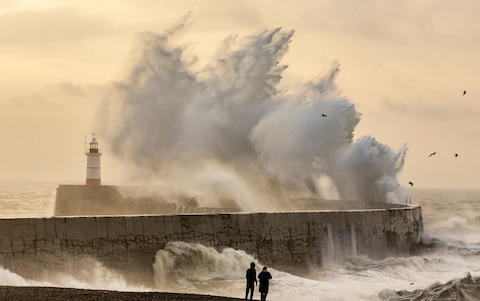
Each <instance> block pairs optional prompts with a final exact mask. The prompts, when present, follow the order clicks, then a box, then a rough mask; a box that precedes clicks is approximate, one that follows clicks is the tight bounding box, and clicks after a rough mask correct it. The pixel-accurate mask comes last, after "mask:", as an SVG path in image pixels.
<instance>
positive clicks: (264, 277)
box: [258, 267, 272, 301]
mask: <svg viewBox="0 0 480 301" xmlns="http://www.w3.org/2000/svg"><path fill="white" fill-rule="evenodd" d="M270 279H272V275H271V274H270V272H269V271H267V267H263V270H262V271H261V272H260V274H258V280H260V288H259V291H260V300H262V301H265V300H267V294H268V284H269V280H270Z"/></svg>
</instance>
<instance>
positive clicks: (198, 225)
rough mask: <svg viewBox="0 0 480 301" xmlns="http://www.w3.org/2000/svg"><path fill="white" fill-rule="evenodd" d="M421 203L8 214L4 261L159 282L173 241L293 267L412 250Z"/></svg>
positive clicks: (44, 275) (0, 223) (34, 273)
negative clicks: (97, 269)
mask: <svg viewBox="0 0 480 301" xmlns="http://www.w3.org/2000/svg"><path fill="white" fill-rule="evenodd" d="M421 232H422V214H421V208H420V207H418V206H411V207H404V208H392V209H370V210H349V211H348V210H344V211H308V212H279V213H232V214H196V215H192V214H190V215H152V216H91V217H52V218H22V219H0V264H1V265H2V266H3V267H4V268H7V269H9V270H11V271H13V272H15V273H17V274H19V275H21V276H23V277H26V278H34V279H39V280H41V279H44V280H48V279H49V278H50V277H53V275H54V274H56V273H61V272H65V273H73V274H75V273H76V272H78V271H80V270H81V269H83V268H85V267H88V265H89V264H93V262H92V261H91V258H93V259H95V260H97V261H99V262H101V263H102V264H103V265H105V266H106V267H108V268H111V269H113V270H116V271H119V272H121V273H122V274H123V275H124V276H125V279H126V280H127V281H129V282H131V283H142V284H144V285H148V284H152V281H153V280H152V279H153V270H152V263H153V262H154V256H155V253H156V252H157V251H158V250H159V249H162V248H164V247H165V245H166V243H168V242H171V241H184V242H192V243H201V244H203V245H206V246H211V247H215V248H217V249H219V250H220V249H222V248H225V247H232V248H235V249H241V250H244V251H246V252H247V253H249V254H252V255H254V256H256V257H257V258H258V260H259V261H260V262H262V263H263V264H268V265H269V266H272V267H276V268H281V269H286V270H292V269H293V268H295V267H304V266H306V265H308V264H312V265H325V264H326V262H327V261H337V262H341V261H342V260H344V259H345V258H347V257H350V256H355V255H367V256H369V257H371V258H373V259H380V258H384V257H386V256H394V255H404V254H408V252H409V250H410V248H411V246H412V245H413V244H415V243H417V242H418V241H419V238H420V235H421Z"/></svg>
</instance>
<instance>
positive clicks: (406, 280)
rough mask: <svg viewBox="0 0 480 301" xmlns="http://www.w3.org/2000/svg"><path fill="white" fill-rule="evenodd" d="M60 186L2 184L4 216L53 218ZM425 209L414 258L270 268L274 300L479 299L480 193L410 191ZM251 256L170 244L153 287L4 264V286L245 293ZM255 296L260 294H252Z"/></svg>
mask: <svg viewBox="0 0 480 301" xmlns="http://www.w3.org/2000/svg"><path fill="white" fill-rule="evenodd" d="M58 184H59V183H55V182H41V181H7V180H1V181H0V218H17V217H19V218H21V217H40V218H41V217H50V216H52V215H53V210H54V201H55V189H56V187H57V186H58ZM408 193H409V194H410V197H411V199H412V204H418V205H421V206H422V214H423V222H424V235H423V239H422V244H423V246H422V247H420V248H419V249H418V251H417V252H416V253H415V254H412V255H411V256H409V257H391V258H386V259H384V260H380V261H375V260H371V259H369V258H366V257H357V258H347V259H345V261H344V262H343V263H342V264H339V265H337V266H333V267H328V268H316V269H312V270H311V271H310V272H308V274H305V275H293V274H289V273H287V272H284V271H281V270H278V269H276V268H275V267H274V266H271V267H269V270H270V272H271V274H272V276H273V279H272V280H271V285H270V292H269V295H268V299H269V300H277V301H279V300H293V299H298V300H338V301H340V300H345V301H353V300H359V301H364V300H365V301H366V300H368V301H373V300H391V301H393V300H402V301H403V300H418V301H420V300H425V301H426V300H480V190H478V189H475V190H468V189H465V190H461V189H455V190H452V189H421V188H409V189H408ZM251 261H254V262H256V263H257V270H259V269H261V267H263V264H262V263H261V262H258V261H257V260H256V259H255V258H254V257H253V256H252V254H247V253H245V252H244V251H242V250H235V249H225V250H222V251H221V252H218V251H216V250H214V249H212V248H208V247H205V246H202V245H196V244H187V243H182V242H171V243H170V244H168V245H167V247H166V248H165V249H164V250H159V252H158V253H157V255H156V259H155V262H152V266H153V269H154V271H155V273H154V274H155V279H154V280H155V281H154V282H155V283H156V287H154V288H151V287H132V286H129V285H128V284H127V283H126V281H124V279H123V278H122V276H121V275H117V274H115V273H113V272H112V271H109V270H107V269H106V268H105V267H103V266H102V265H101V264H100V263H99V264H98V267H97V268H96V269H95V270H94V271H91V274H90V275H89V277H85V275H63V277H61V280H59V281H58V282H56V283H46V282H42V281H38V280H35V279H24V278H22V277H21V276H19V275H16V274H15V273H12V272H11V271H8V270H6V269H3V268H2V267H0V285H18V286H28V285H35V286H60V287H74V288H88V289H92V288H93V289H95V288H97V289H111V290H121V291H152V290H158V291H169V292H188V293H202V294H212V295H223V296H231V297H239V298H243V297H244V294H245V287H244V285H245V283H244V282H245V281H244V277H245V270H246V269H247V268H248V267H249V264H250V262H251ZM255 294H256V295H255V296H254V298H255V297H256V298H257V299H258V298H259V295H258V292H256V293H255Z"/></svg>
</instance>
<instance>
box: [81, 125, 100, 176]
mask: <svg viewBox="0 0 480 301" xmlns="http://www.w3.org/2000/svg"><path fill="white" fill-rule="evenodd" d="M85 155H87V181H86V183H85V185H102V184H101V181H100V157H101V156H102V152H101V151H100V149H99V148H98V142H97V138H95V134H92V141H90V143H89V145H88V146H87V148H86V150H85Z"/></svg>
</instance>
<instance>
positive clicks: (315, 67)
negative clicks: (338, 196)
mask: <svg viewBox="0 0 480 301" xmlns="http://www.w3.org/2000/svg"><path fill="white" fill-rule="evenodd" d="M280 3H281V4H280ZM187 14H190V18H189V23H190V27H189V30H187V31H185V33H184V34H183V36H182V37H181V38H182V41H184V42H185V44H187V45H188V48H189V49H191V51H192V52H194V53H195V54H196V55H197V56H198V57H199V60H200V61H201V60H208V57H209V56H211V55H212V52H214V51H215V49H216V48H217V47H218V45H219V43H220V42H221V41H222V40H223V39H225V38H226V37H228V36H229V35H231V34H238V35H240V36H245V35H251V34H255V33H258V32H261V31H263V30H266V29H273V28H276V27H282V28H283V29H285V30H295V35H294V37H293V41H292V43H291V45H290V49H289V52H288V53H287V54H286V55H285V58H284V61H283V62H282V63H284V64H287V65H288V66H289V67H288V69H287V70H286V71H285V77H284V79H283V81H284V82H285V83H288V84H290V85H295V83H296V82H301V81H303V80H305V79H310V78H317V77H319V76H320V75H322V74H323V72H324V71H325V70H326V69H327V68H329V67H330V66H331V65H332V63H333V62H335V61H338V62H339V63H340V65H341V66H340V69H341V72H340V73H339V75H338V78H337V86H338V88H339V89H340V90H341V91H342V95H344V96H346V97H348V99H350V101H352V102H353V103H354V104H355V106H356V107H357V110H358V111H359V112H360V113H361V114H362V116H361V121H360V123H359V125H358V126H357V128H356V130H355V137H359V136H362V135H371V136H373V137H375V138H376V139H378V140H379V141H380V142H382V143H384V144H387V145H389V146H391V147H392V148H394V149H397V148H399V147H401V146H402V145H404V144H406V145H407V146H408V152H407V157H406V163H405V165H404V169H403V172H402V173H401V175H400V177H399V181H400V183H402V185H405V186H406V187H408V185H407V183H408V182H409V181H412V182H414V183H415V186H416V187H471V188H480V174H479V170H480V158H479V157H478V150H479V149H480V85H479V80H480V59H479V56H478V54H479V53H480V2H479V1H477V0H464V1H446V0H430V1H426V0H425V1H413V0H412V1H370V0H368V1H353V0H349V1H347V0H335V1H327V0H300V1H299V0H296V1H290V0H288V1H273V0H262V1H234V0H228V1H226V0H218V1H215V0H172V1H156V0H145V1H132V0H118V1H110V0H100V1H98V0H96V1H89V0H85V1H68V0H58V1H54V0H51V1H48V0H43V1H39V0H37V1H34V0H32V1H16V0H0V73H1V74H2V76H1V77H0V133H1V137H2V140H3V141H4V142H3V146H2V147H1V148H0V178H3V179H52V180H58V181H59V183H65V184H66V183H71V182H78V183H82V182H83V181H84V179H85V162H86V161H85V155H84V148H83V147H84V139H85V138H84V137H85V135H87V140H89V139H90V134H91V133H92V132H101V129H96V128H93V127H94V124H95V123H94V118H101V116H100V117H98V116H97V115H96V113H97V111H98V106H99V104H100V103H101V102H102V99H103V98H104V97H105V96H106V95H107V94H108V91H109V89H110V87H111V86H112V85H113V83H114V82H115V81H117V80H119V79H121V78H123V77H124V76H125V74H126V72H127V69H128V64H129V60H130V58H131V54H132V51H133V50H134V45H135V41H136V38H137V36H138V34H139V33H142V32H155V33H157V32H163V31H165V30H166V29H168V28H169V27H170V26H172V24H175V23H176V22H177V21H178V20H180V19H182V18H183V17H185V16H186V15H187ZM464 90H466V91H467V94H466V95H462V93H463V91H464ZM98 139H99V143H100V147H102V137H101V135H99V136H98ZM432 152H438V154H437V155H436V156H433V157H431V158H427V157H428V155H429V154H430V153H432ZM455 153H458V154H459V157H454V154H455ZM119 164H121V162H119V161H118V160H116V159H115V158H113V156H111V155H109V153H108V152H104V154H103V157H102V181H103V183H106V184H108V183H115V182H116V181H119V180H120V176H119V173H118V170H119V169H118V165H119Z"/></svg>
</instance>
